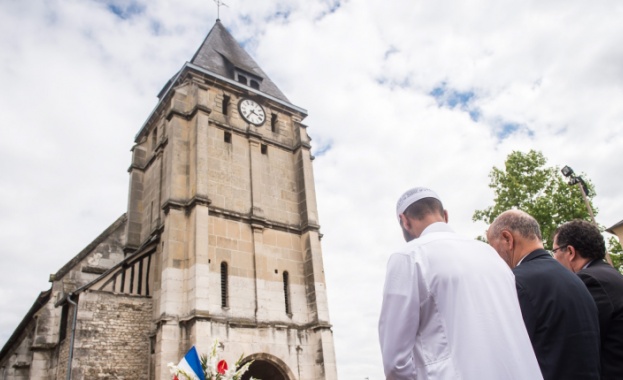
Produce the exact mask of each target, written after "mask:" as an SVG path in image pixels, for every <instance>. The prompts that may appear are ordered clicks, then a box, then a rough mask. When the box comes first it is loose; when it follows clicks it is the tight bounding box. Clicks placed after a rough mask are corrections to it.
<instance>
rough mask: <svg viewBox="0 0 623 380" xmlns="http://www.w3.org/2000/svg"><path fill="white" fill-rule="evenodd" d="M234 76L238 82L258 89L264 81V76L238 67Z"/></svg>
mask: <svg viewBox="0 0 623 380" xmlns="http://www.w3.org/2000/svg"><path fill="white" fill-rule="evenodd" d="M234 78H235V79H236V82H238V83H242V84H244V85H245V86H249V87H251V88H254V89H256V90H259V89H260V84H261V83H262V78H260V77H258V76H257V75H253V74H251V73H249V72H246V71H244V70H241V69H239V68H237V67H236V68H235V69H234Z"/></svg>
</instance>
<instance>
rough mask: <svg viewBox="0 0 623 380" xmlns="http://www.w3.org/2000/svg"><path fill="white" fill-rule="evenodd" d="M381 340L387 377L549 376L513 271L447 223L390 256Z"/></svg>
mask: <svg viewBox="0 0 623 380" xmlns="http://www.w3.org/2000/svg"><path fill="white" fill-rule="evenodd" d="M379 337H380V343H381V352H382V354H383V366H384V369H385V376H386V377H387V379H391V380H401V379H405V380H406V379H409V380H412V379H418V380H419V379H436V380H439V379H443V380H446V379H462V380H512V379H521V380H538V379H543V377H542V376H541V371H540V369H539V365H538V363H537V360H536V357H535V356H534V351H533V349H532V344H531V343H530V339H529V337H528V333H527V332H526V328H525V325H524V322H523V319H522V317H521V310H520V308H519V301H518V300H517V290H516V288H515V277H514V276H513V273H512V271H511V270H510V268H509V267H508V266H507V265H506V263H504V261H502V259H501V258H500V257H499V256H498V254H497V253H496V252H495V250H493V248H491V247H490V246H489V245H487V244H484V243H482V242H480V241H477V240H473V239H467V238H464V237H461V236H459V235H457V234H455V233H454V232H453V231H452V229H450V227H449V226H448V225H447V224H445V223H434V224H431V225H430V226H428V227H427V228H426V229H425V230H424V231H423V232H422V235H421V236H420V238H418V239H414V240H412V241H410V242H409V243H407V244H406V246H405V247H404V249H403V252H399V253H394V254H393V255H392V256H391V257H390V259H389V262H388V264H387V276H386V278H385V289H384V294H383V306H382V309H381V317H380V320H379Z"/></svg>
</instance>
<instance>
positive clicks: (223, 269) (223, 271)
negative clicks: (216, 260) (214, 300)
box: [221, 261, 229, 307]
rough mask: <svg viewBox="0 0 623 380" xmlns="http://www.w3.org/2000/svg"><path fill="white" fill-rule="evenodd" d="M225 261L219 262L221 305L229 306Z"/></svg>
mask: <svg viewBox="0 0 623 380" xmlns="http://www.w3.org/2000/svg"><path fill="white" fill-rule="evenodd" d="M227 280H228V279H227V263H226V262H224V261H223V262H222V263H221V307H228V306H229V292H228V288H229V284H228V283H227Z"/></svg>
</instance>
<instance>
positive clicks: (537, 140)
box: [0, 0, 623, 379]
mask: <svg viewBox="0 0 623 380" xmlns="http://www.w3.org/2000/svg"><path fill="white" fill-rule="evenodd" d="M226 3H227V5H228V6H227V7H222V8H221V15H220V17H221V20H222V21H223V23H224V25H225V26H227V27H228V28H230V30H231V31H232V33H233V35H234V36H235V37H236V38H237V39H238V40H239V41H241V42H243V43H244V44H245V48H246V49H247V50H248V51H249V52H250V53H251V55H252V56H253V57H255V58H256V60H257V61H258V63H259V64H260V66H261V67H262V68H263V69H264V71H266V72H267V73H268V75H269V76H270V77H271V79H273V81H274V82H276V83H277V85H278V86H279V87H280V88H281V90H282V91H283V92H284V93H285V94H286V96H287V97H288V98H289V99H290V100H291V101H292V102H293V103H294V104H296V105H298V106H301V107H303V108H305V109H307V110H308V111H309V117H308V118H307V119H306V120H305V123H306V124H307V125H308V126H309V133H310V135H311V136H312V138H313V141H312V143H313V147H314V151H315V152H316V153H317V156H318V157H317V158H316V160H315V161H314V170H315V178H316V186H317V198H318V204H319V211H320V222H321V225H322V232H323V233H324V235H325V236H324V238H323V242H322V244H323V252H324V261H325V267H326V268H325V269H326V274H327V283H328V293H329V300H330V312H331V318H332V322H333V324H334V334H335V345H336V350H337V360H338V370H339V374H340V377H341V378H349V379H350V378H354V379H355V378H361V379H363V378H365V377H369V378H370V379H380V378H382V369H381V363H380V353H379V349H378V343H377V337H376V323H377V316H378V309H379V306H380V296H381V290H382V286H383V276H384V266H385V260H386V258H387V256H388V254H389V253H390V252H391V251H392V250H393V249H395V248H396V247H399V245H400V238H401V235H400V231H399V228H398V225H397V222H396V219H395V215H394V211H393V209H394V202H395V199H396V198H397V197H398V196H399V194H400V193H401V192H402V191H404V190H405V189H407V188H409V187H411V186H414V185H418V184H426V185H429V186H431V187H433V188H435V189H436V190H437V191H438V192H439V194H440V195H441V196H442V197H443V199H444V201H445V204H446V206H447V207H448V209H449V211H450V223H451V225H452V226H453V227H454V228H455V229H456V230H458V231H460V232H462V233H464V234H465V235H468V236H476V235H478V234H481V233H482V231H483V230H484V228H485V226H484V225H483V224H481V223H473V222H471V215H472V213H473V211H474V210H475V209H481V208H483V207H486V206H487V205H489V204H491V202H492V193H491V190H490V189H489V188H488V186H487V184H488V177H487V174H488V173H489V171H490V169H491V167H492V166H494V165H495V166H498V167H499V166H501V165H502V164H503V162H504V158H505V157H506V155H507V154H508V153H510V152H511V151H513V150H528V149H537V150H541V151H542V152H543V153H544V154H545V156H546V157H548V159H549V164H551V165H558V166H563V165H566V164H568V165H570V166H572V167H573V168H574V169H575V170H576V172H584V173H586V174H587V176H588V178H590V179H591V180H592V181H593V183H594V184H595V186H596V188H597V194H598V196H597V197H596V198H595V203H596V205H597V206H598V207H599V209H600V213H599V216H598V220H599V222H600V223H602V224H604V225H607V226H610V225H612V224H614V223H616V222H618V221H619V220H621V219H623V200H622V198H621V197H620V196H619V194H620V189H621V187H622V186H623V180H622V179H621V176H620V172H621V164H620V163H619V160H618V158H619V157H620V150H621V146H623V137H621V134H620V133H619V132H620V130H621V120H623V101H622V100H623V86H622V84H623V68H622V67H623V66H622V65H621V62H622V60H623V47H622V46H621V44H620V41H619V40H618V36H620V35H621V34H622V32H623V24H621V23H620V20H621V18H622V17H621V16H623V15H622V13H623V8H622V7H621V6H620V5H619V4H618V3H617V2H616V1H603V2H597V3H595V2H593V3H590V2H585V1H578V0H576V1H564V2H562V1H558V2H556V1H549V2H538V1H533V2H512V1H491V0H480V1H474V2H469V4H468V3H460V2H454V1H435V2H398V3H388V2H382V1H380V0H361V1H343V2H341V3H339V6H338V5H337V4H338V3H337V2H336V1H320V0H319V1H302V0H280V1H278V2H258V1H250V0H230V1H226ZM110 4H111V2H105V1H97V2H80V1H58V0H56V1H42V0H38V1H37V0H33V1H29V2H20V1H4V2H0V83H2V87H1V88H0V105H1V107H2V110H3V111H2V112H1V113H0V128H1V131H2V136H3V138H2V139H0V170H1V173H2V175H1V176H0V210H1V212H0V258H1V259H2V263H3V265H2V267H0V310H1V311H0V341H2V342H3V341H4V340H5V339H7V338H8V336H9V335H10V334H11V332H12V331H13V329H14V328H15V327H16V326H17V324H18V323H19V321H20V319H21V318H22V316H23V315H24V314H25V313H26V311H27V310H28V308H29V307H30V305H31V304H32V302H33V301H34V300H35V297H36V295H37V294H38V292H39V291H41V290H44V289H47V288H48V287H49V284H47V282H46V281H47V276H48V274H49V273H51V272H55V271H56V270H58V269H59V268H60V267H61V266H62V265H63V264H64V263H65V262H66V261H67V260H69V259H70V258H71V257H73V256H74V255H75V254H76V253H78V252H79V251H80V250H81V249H82V248H83V247H84V246H86V245H87V244H88V243H89V242H90V241H91V240H92V239H94V238H95V237H96V236H97V235H98V234H99V233H100V232H101V231H103V229H105V228H106V227H107V226H108V225H109V224H110V223H112V222H113V221H114V220H115V219H116V218H117V217H118V216H119V215H121V214H122V213H123V212H124V211H125V207H126V201H127V188H128V183H127V180H128V176H127V172H126V169H127V167H128V166H129V163H130V153H129V149H130V148H131V146H132V142H133V138H134V135H135V133H136V132H137V131H138V130H139V129H140V127H141V125H142V124H143V122H144V120H145V118H146V117H147V115H148V114H149V112H150V111H151V109H152V108H153V107H154V105H155V104H156V94H157V93H158V92H159V91H160V89H161V87H162V86H163V85H164V84H165V83H166V81H167V80H168V79H169V78H170V77H171V76H173V75H174V74H175V72H176V71H177V70H179V68H180V67H181V66H182V64H183V63H184V62H185V61H187V60H190V58H191V57H192V55H193V54H194V52H195V51H196V49H197V48H198V47H199V45H200V44H201V42H202V41H203V39H204V38H205V35H206V34H207V32H208V31H209V30H210V28H211V27H212V25H213V22H214V21H213V20H214V19H215V18H216V9H215V8H216V7H215V6H214V5H213V4H211V2H209V1H208V2H206V1H204V0H194V1H184V2H169V1H162V0H153V1H135V2H120V1H117V2H114V5H115V6H117V7H121V9H123V10H124V11H123V12H125V13H122V14H123V16H124V17H125V19H122V18H121V17H119V16H117V15H115V14H114V13H113V12H111V11H110V8H109V5H110ZM129 4H136V7H135V8H132V9H131V10H130V11H129V12H128V11H127V9H126V8H123V7H124V6H128V5H129ZM440 86H445V87H444V88H446V89H448V90H450V91H454V92H457V93H473V94H474V95H473V97H471V98H470V100H469V107H470V108H469V110H477V111H478V113H479V117H478V118H477V119H476V121H474V120H472V118H470V115H469V113H468V109H466V108H464V107H461V106H460V105H459V106H455V107H452V106H450V105H448V104H445V105H441V106H440V105H439V104H438V103H437V101H436V100H435V98H434V97H433V96H432V95H431V92H432V91H433V90H434V89H435V88H439V87H440ZM504 123H511V124H514V125H517V126H519V127H518V128H517V131H516V132H515V133H511V134H510V135H509V136H506V137H505V138H504V139H501V140H500V139H499V138H498V136H497V134H498V133H499V132H500V129H499V128H501V126H502V125H503V124H504ZM527 131H530V133H528V132H527ZM326 148H328V150H326V151H325V152H323V153H321V154H319V153H320V152H319V151H320V150H323V149H326Z"/></svg>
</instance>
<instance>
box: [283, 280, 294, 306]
mask: <svg viewBox="0 0 623 380" xmlns="http://www.w3.org/2000/svg"><path fill="white" fill-rule="evenodd" d="M289 277H290V276H289V274H288V272H283V297H284V300H285V303H286V314H288V315H291V314H292V309H291V307H290V278H289Z"/></svg>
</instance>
